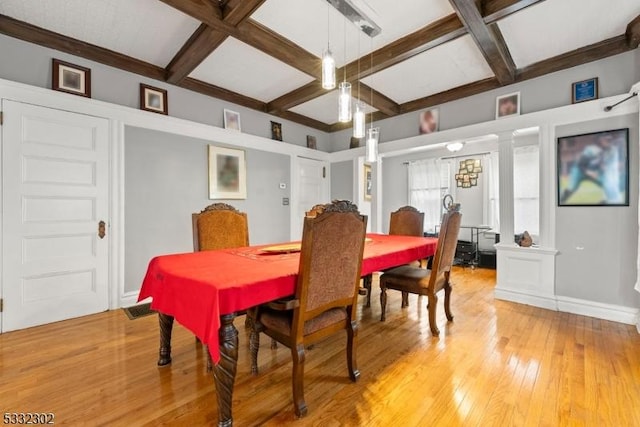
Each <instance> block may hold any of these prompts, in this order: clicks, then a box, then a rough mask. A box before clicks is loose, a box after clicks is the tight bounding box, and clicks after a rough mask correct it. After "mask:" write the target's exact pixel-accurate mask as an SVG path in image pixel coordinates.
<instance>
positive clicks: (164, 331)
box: [158, 313, 173, 366]
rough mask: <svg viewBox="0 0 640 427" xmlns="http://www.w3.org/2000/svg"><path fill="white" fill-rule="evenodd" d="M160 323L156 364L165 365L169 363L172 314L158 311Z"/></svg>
mask: <svg viewBox="0 0 640 427" xmlns="http://www.w3.org/2000/svg"><path fill="white" fill-rule="evenodd" d="M158 323H159V324H160V351H159V354H158V366H166V365H168V364H169V363H171V332H172V331H173V316H169V315H168V314H163V313H158Z"/></svg>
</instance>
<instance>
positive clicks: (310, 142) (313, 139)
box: [307, 135, 317, 150]
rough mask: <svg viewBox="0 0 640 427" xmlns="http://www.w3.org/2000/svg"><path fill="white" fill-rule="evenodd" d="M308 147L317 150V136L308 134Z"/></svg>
mask: <svg viewBox="0 0 640 427" xmlns="http://www.w3.org/2000/svg"><path fill="white" fill-rule="evenodd" d="M307 148H311V149H313V150H315V149H316V148H317V146H316V137H315V136H313V135H307Z"/></svg>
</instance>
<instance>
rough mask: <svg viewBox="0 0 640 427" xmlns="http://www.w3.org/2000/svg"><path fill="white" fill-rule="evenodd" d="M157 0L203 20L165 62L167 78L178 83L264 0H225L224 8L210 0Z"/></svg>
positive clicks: (233, 33)
mask: <svg viewBox="0 0 640 427" xmlns="http://www.w3.org/2000/svg"><path fill="white" fill-rule="evenodd" d="M160 1H162V2H163V3H165V4H167V5H169V6H171V7H173V8H175V9H178V10H180V11H181V12H183V13H185V14H187V15H189V16H191V17H193V18H195V19H197V20H199V21H201V22H202V24H201V25H200V27H198V29H197V30H196V31H195V32H194V33H193V34H192V35H191V37H189V40H187V42H186V43H185V44H184V45H183V46H182V48H181V49H180V50H179V51H178V53H177V54H176V55H174V57H173V59H172V60H171V62H169V65H167V70H166V80H167V81H168V82H169V83H178V82H180V81H181V80H183V79H185V78H187V76H189V74H191V72H192V71H193V70H195V69H196V68H197V67H198V65H200V64H201V63H202V61H204V60H205V59H207V57H208V56H209V55H210V54H211V53H212V52H213V51H214V50H215V49H217V48H218V47H219V46H220V45H221V44H222V43H223V42H224V41H225V40H226V39H227V37H229V35H232V36H234V35H236V34H237V30H236V25H238V24H240V23H241V22H243V21H244V20H246V19H247V18H248V17H249V16H250V15H251V14H252V13H253V12H254V11H255V10H256V9H257V8H258V7H259V6H260V5H261V4H262V3H263V2H264V1H265V0H244V1H242V2H239V1H237V0H233V1H229V2H226V3H224V6H223V9H221V8H220V7H219V3H218V4H215V2H213V1H211V0H160Z"/></svg>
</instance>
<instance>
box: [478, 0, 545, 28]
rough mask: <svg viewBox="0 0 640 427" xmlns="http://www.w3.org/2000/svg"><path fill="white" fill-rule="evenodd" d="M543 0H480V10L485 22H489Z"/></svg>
mask: <svg viewBox="0 0 640 427" xmlns="http://www.w3.org/2000/svg"><path fill="white" fill-rule="evenodd" d="M543 1H544V0H482V2H481V10H480V12H481V13H482V17H483V19H484V22H485V24H491V23H493V22H496V21H498V20H500V19H502V18H504V17H506V16H509V15H511V14H513V13H516V12H519V11H521V10H522V9H524V8H527V7H529V6H533V5H534V4H536V3H542V2H543Z"/></svg>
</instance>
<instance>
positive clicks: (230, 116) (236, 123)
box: [224, 108, 241, 132]
mask: <svg viewBox="0 0 640 427" xmlns="http://www.w3.org/2000/svg"><path fill="white" fill-rule="evenodd" d="M224 128H225V129H231V130H237V131H238V132H239V131H240V130H241V128H240V113H236V112H235V111H231V110H227V109H226V108H225V109H224Z"/></svg>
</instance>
